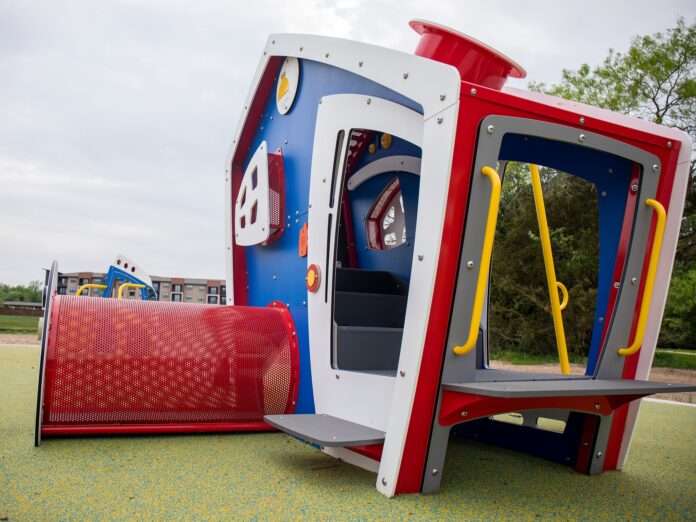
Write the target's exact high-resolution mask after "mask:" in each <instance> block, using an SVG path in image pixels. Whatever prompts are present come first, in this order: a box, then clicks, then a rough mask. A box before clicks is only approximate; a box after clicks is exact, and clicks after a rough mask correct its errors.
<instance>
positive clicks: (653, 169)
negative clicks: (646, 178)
mask: <svg viewBox="0 0 696 522" xmlns="http://www.w3.org/2000/svg"><path fill="white" fill-rule="evenodd" d="M658 170H660V167H658V166H657V165H653V166H652V171H653V172H657V171H658Z"/></svg>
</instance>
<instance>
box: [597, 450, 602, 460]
mask: <svg viewBox="0 0 696 522" xmlns="http://www.w3.org/2000/svg"><path fill="white" fill-rule="evenodd" d="M597 458H598V459H601V458H602V452H601V451H598V452H597Z"/></svg>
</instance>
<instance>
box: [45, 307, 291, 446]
mask: <svg viewBox="0 0 696 522" xmlns="http://www.w3.org/2000/svg"><path fill="white" fill-rule="evenodd" d="M297 383H298V355H297V343H296V335H295V330H294V325H293V324H292V320H291V317H290V314H289V313H288V312H287V310H285V309H284V308H279V307H275V305H274V307H269V308H251V307H232V306H207V305H198V304H184V303H168V302H152V301H135V300H117V299H102V298H86V297H74V296H56V297H55V298H54V301H53V308H52V317H51V330H50V332H49V333H48V347H47V360H46V376H45V397H44V409H43V412H44V415H43V419H42V421H43V427H42V434H50V433H67V432H73V433H74V432H76V430H78V431H79V430H82V431H81V432H83V433H84V432H95V431H100V432H109V433H113V432H117V431H119V432H124V431H127V432H143V431H150V432H152V431H163V432H170V431H211V430H214V429H216V428H220V429H221V431H229V430H232V429H236V430H239V431H241V430H247V429H252V430H258V429H267V426H265V425H264V424H263V416H264V415H265V414H273V413H291V412H292V411H294V408H295V401H296V396H297ZM113 425H121V426H120V427H114V426H113ZM235 426H236V428H235ZM192 427H195V428H192ZM61 430H62V431H61Z"/></svg>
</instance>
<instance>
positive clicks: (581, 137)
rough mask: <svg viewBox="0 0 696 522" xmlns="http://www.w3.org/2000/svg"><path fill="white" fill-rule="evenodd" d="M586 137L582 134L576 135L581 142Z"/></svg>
mask: <svg viewBox="0 0 696 522" xmlns="http://www.w3.org/2000/svg"><path fill="white" fill-rule="evenodd" d="M586 139H587V136H585V135H584V134H580V136H578V140H580V142H581V143H582V142H584V141H585V140H586Z"/></svg>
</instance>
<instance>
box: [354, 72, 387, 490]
mask: <svg viewBox="0 0 696 522" xmlns="http://www.w3.org/2000/svg"><path fill="white" fill-rule="evenodd" d="M362 64H363V63H362V62H358V67H362ZM382 480H384V479H382Z"/></svg>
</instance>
